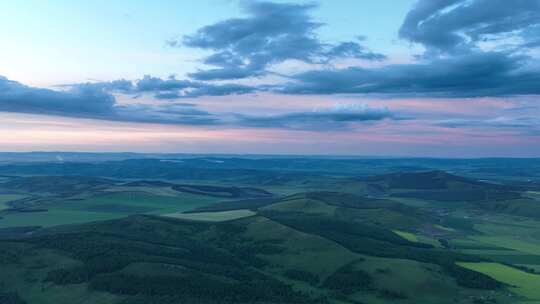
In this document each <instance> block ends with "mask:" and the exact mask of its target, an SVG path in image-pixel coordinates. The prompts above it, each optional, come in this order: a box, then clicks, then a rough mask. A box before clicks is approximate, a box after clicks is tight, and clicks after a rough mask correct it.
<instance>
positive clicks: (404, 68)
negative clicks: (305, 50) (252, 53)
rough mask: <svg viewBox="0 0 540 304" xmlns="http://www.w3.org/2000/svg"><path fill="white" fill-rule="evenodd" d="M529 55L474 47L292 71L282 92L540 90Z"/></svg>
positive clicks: (505, 92)
mask: <svg viewBox="0 0 540 304" xmlns="http://www.w3.org/2000/svg"><path fill="white" fill-rule="evenodd" d="M529 60H530V58H528V57H526V56H518V55H510V54H507V53H495V52H472V53H467V54H465V55H462V56H453V57H449V58H442V59H441V58H436V59H430V60H424V61H421V62H418V63H411V64H396V65H388V66H385V67H382V68H376V69H365V68H360V67H351V68H346V69H329V70H314V71H308V72H304V73H300V74H298V75H295V76H293V77H292V78H293V79H295V80H296V82H291V83H289V84H287V85H285V86H284V87H283V88H282V89H281V91H282V92H284V93H289V94H336V93H360V94H370V93H376V94H392V95H401V96H406V95H422V96H433V97H477V96H503V95H519V94H540V85H539V84H540V73H539V71H538V69H537V68H535V67H528V63H529V62H530V61H529Z"/></svg>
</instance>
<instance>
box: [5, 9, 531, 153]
mask: <svg viewBox="0 0 540 304" xmlns="http://www.w3.org/2000/svg"><path fill="white" fill-rule="evenodd" d="M0 36H1V38H2V47H1V48H0V121H1V123H0V134H1V136H0V151H38V150H39V151H96V152H97V151H133V152H177V153H241V154H247V153H261V154H273V153H277V154H310V155H314V154H334V155H339V154H344V155H385V156H435V157H488V156H498V157H540V104H539V101H538V97H539V96H540V60H539V59H540V0H515V1H512V2H511V4H510V2H509V1H505V0H418V1H412V0H400V1H393V0H380V1H376V3H375V2H373V1H354V0H340V1H332V0H320V1H247V0H244V1H242V0H234V1H230V0H205V1H197V3H189V4H188V3H187V2H180V1H172V0H160V1H146V0H138V1H128V0H119V1H104V0H102V1H92V2H87V1H68V0H50V1H39V0H28V1H24V2H23V1H17V2H16V1H3V2H0Z"/></svg>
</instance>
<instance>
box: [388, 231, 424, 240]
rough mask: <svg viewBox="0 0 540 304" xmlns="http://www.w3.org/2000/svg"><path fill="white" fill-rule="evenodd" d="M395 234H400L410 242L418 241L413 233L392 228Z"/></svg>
mask: <svg viewBox="0 0 540 304" xmlns="http://www.w3.org/2000/svg"><path fill="white" fill-rule="evenodd" d="M393 231H394V232H395V233H396V234H397V235H399V236H401V237H402V238H404V239H406V240H407V241H411V242H418V238H417V237H416V235H415V234H414V233H410V232H406V231H401V230H393Z"/></svg>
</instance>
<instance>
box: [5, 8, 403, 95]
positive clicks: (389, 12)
mask: <svg viewBox="0 0 540 304" xmlns="http://www.w3.org/2000/svg"><path fill="white" fill-rule="evenodd" d="M282 2H284V1H282ZM412 3H413V1H409V0H400V1H390V0H382V1H354V0H340V1H320V2H319V4H320V7H319V8H318V9H317V10H315V11H314V14H313V15H314V16H315V18H316V19H317V20H318V21H320V22H322V23H325V24H326V26H324V27H322V28H321V30H320V35H321V38H322V39H323V40H326V41H336V40H349V39H353V38H354V37H355V36H358V35H365V36H367V37H368V38H369V41H370V46H371V47H372V48H374V49H377V50H386V51H390V52H392V53H394V54H396V55H400V52H403V51H407V48H408V46H407V44H406V43H399V42H397V29H398V28H399V26H400V23H401V22H402V20H403V18H404V16H405V14H406V13H407V11H408V9H409V8H410V6H411V5H412ZM0 12H1V13H0V14H1V18H0V36H1V37H2V39H3V43H2V45H3V47H2V50H1V51H0V52H1V54H2V56H0V66H1V67H2V75H4V76H6V77H8V78H10V79H15V80H18V81H21V82H24V83H28V84H34V85H42V86H49V85H56V84H58V83H63V82H66V83H69V82H84V81H87V80H94V79H99V80H112V79H117V78H140V77H142V76H143V75H145V74H151V75H156V76H161V77H165V76H168V75H170V74H178V75H183V74H185V73H187V72H190V71H192V70H193V69H194V68H195V67H196V66H197V62H196V60H197V59H199V58H200V54H199V53H200V52H198V51H196V50H190V49H189V48H185V49H180V50H179V49H173V48H170V47H168V46H167V45H166V44H165V41H166V40H168V39H171V38H174V37H179V36H182V35H187V34H190V33H193V32H195V31H196V30H197V29H198V28H200V27H202V26H205V25H208V24H211V23H214V22H217V21H219V20H221V19H223V18H224V17H225V16H226V17H234V16H241V14H242V12H241V10H240V8H239V6H238V3H237V2H236V1H229V0H207V1H173V0H170V1H142V0H135V1H127V0H118V1H104V0H98V1H68V0H63V1H59V0H58V1H57V0H55V1H39V0H29V1H22V2H13V1H2V2H0ZM374 12H375V13H376V14H377V15H378V17H377V18H373V14H374ZM351 25H353V26H351Z"/></svg>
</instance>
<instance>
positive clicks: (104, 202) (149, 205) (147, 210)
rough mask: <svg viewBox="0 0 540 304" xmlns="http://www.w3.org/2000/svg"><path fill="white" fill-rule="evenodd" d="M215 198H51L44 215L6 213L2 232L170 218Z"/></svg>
mask: <svg viewBox="0 0 540 304" xmlns="http://www.w3.org/2000/svg"><path fill="white" fill-rule="evenodd" d="M216 201H217V199H216V198H210V197H204V196H200V195H193V194H184V193H178V194H177V195H175V196H169V195H167V196H164V195H156V194H152V193H148V192H134V191H129V192H126V191H122V192H105V193H96V194H94V195H86V196H84V197H81V198H77V199H62V198H51V199H50V200H44V202H42V203H40V204H41V205H39V207H40V208H44V209H45V210H46V211H44V212H6V213H4V214H2V219H0V228H6V227H15V226H44V227H48V226H54V225H64V224H76V223H84V222H92V221H99V220H108V219H114V218H120V217H124V216H128V215H133V214H167V213H175V212H183V211H187V210H191V209H194V208H198V207H203V206H206V205H209V204H212V203H215V202H216Z"/></svg>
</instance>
